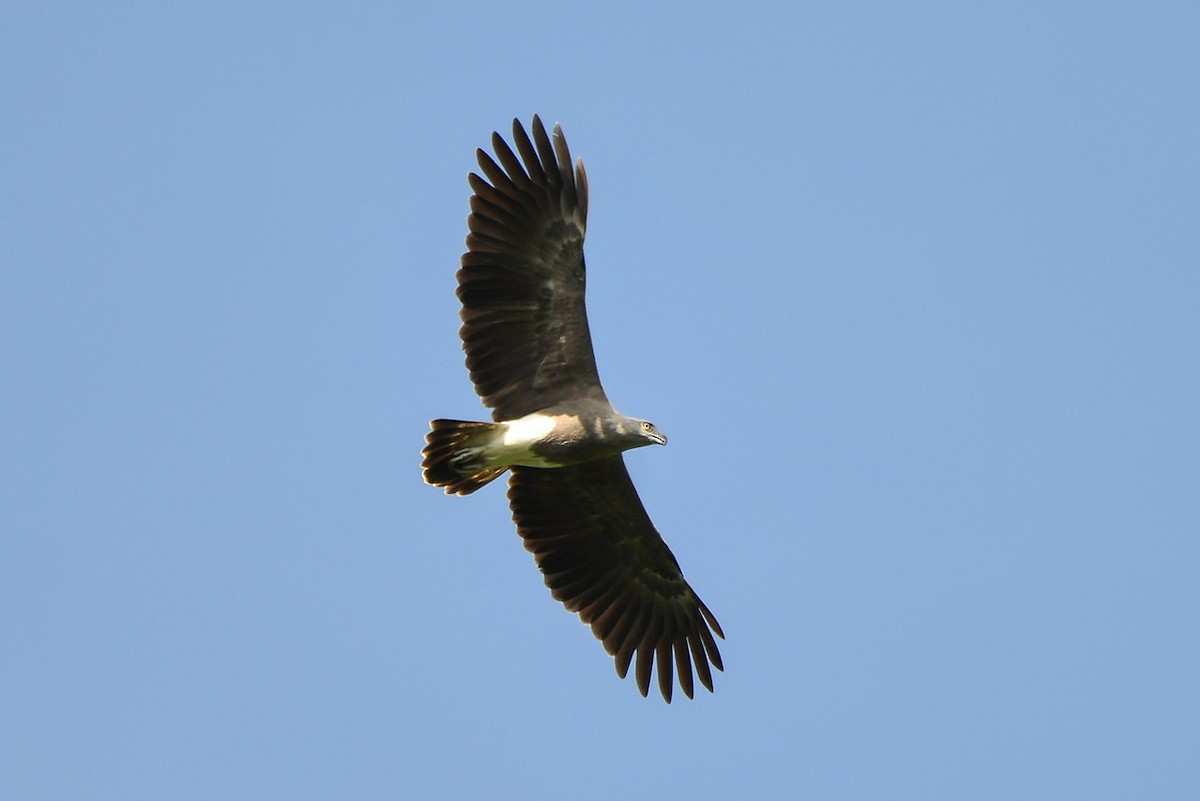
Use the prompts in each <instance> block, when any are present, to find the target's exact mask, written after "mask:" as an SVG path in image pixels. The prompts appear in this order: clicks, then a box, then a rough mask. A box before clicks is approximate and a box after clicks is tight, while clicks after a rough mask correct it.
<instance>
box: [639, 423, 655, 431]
mask: <svg viewBox="0 0 1200 801" xmlns="http://www.w3.org/2000/svg"><path fill="white" fill-rule="evenodd" d="M652 428H654V426H652V425H650V424H649V423H645V422H643V423H642V430H643V431H649V430H650V429H652Z"/></svg>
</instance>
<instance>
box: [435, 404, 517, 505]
mask: <svg viewBox="0 0 1200 801" xmlns="http://www.w3.org/2000/svg"><path fill="white" fill-rule="evenodd" d="M499 427H500V426H499V425H498V424H496V423H473V422H469V421H466V420H432V421H430V423H429V429H430V430H429V433H428V434H426V435H425V448H424V449H423V450H422V451H421V455H422V456H424V457H425V459H424V461H422V462H421V469H422V471H423V472H424V474H425V483H427V484H432V485H433V486H435V487H443V488H444V489H445V490H446V494H448V495H470V494H471V493H472V492H474V491H475V490H477V489H479V488H480V487H482V486H483V485H484V484H487V483H488V482H490V481H492V480H493V479H495V478H498V477H499V476H501V475H503V474H504V471H505V470H508V465H500V466H496V467H492V466H488V465H487V464H486V462H485V461H484V459H483V446H484V445H485V444H486V442H487V439H488V437H489V435H490V434H491V433H492V432H493V431H495V430H496V429H498V428H499Z"/></svg>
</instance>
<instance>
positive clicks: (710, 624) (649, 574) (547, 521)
mask: <svg viewBox="0 0 1200 801" xmlns="http://www.w3.org/2000/svg"><path fill="white" fill-rule="evenodd" d="M512 473H513V475H512V479H511V483H510V486H509V491H508V498H509V502H510V506H511V508H512V513H513V519H514V520H515V521H516V523H517V531H518V532H519V533H520V535H521V537H522V539H523V540H524V541H525V547H526V549H528V550H529V551H531V552H532V553H533V555H534V558H535V559H536V561H537V565H538V568H540V569H541V571H542V573H543V575H544V576H545V579H546V586H547V587H549V588H550V592H551V594H552V595H553V596H554V597H555V598H556V599H558V600H559V601H561V602H562V603H563V605H564V606H565V607H566V608H567V610H568V611H571V612H577V613H578V614H579V617H580V618H581V619H582V620H583V622H584V623H587V624H589V625H590V626H591V627H592V632H593V633H594V634H595V635H596V637H597V638H598V639H599V640H600V641H601V642H602V643H604V649H605V650H606V651H608V653H609V654H611V655H612V656H613V657H615V658H616V667H617V673H618V674H619V675H620V676H621V677H622V678H624V677H625V675H626V673H627V672H628V671H629V666H630V662H631V661H632V660H633V657H634V655H635V654H636V655H637V664H636V667H635V671H634V673H635V675H636V677H637V684H638V689H639V690H640V691H641V693H642V695H646V693H647V691H648V689H649V687H650V673H651V670H652V668H653V665H654V662H655V661H657V662H658V687H659V690H660V691H661V692H662V695H663V698H665V699H666V700H667V701H668V702H669V701H670V700H671V689H672V687H673V682H672V659H673V660H674V667H675V668H676V669H677V672H678V677H679V686H680V687H681V688H682V689H683V692H684V694H685V695H687V697H688V698H691V697H692V689H693V685H692V667H693V665H694V666H695V670H696V675H697V676H698V677H699V679H700V683H701V684H703V685H704V687H705V688H707V689H708V691H709V692H712V688H713V685H712V671H711V670H710V669H709V664H710V663H711V664H712V665H713V666H714V667H716V668H717V669H718V670H723V669H724V668H723V666H722V664H721V653H720V651H718V650H717V643H716V640H714V639H713V634H714V633H715V634H716V635H717V636H718V637H721V638H724V636H725V634H724V633H723V632H722V631H721V626H720V624H718V623H717V619H716V618H715V617H713V614H712V612H710V611H708V607H706V606H705V605H704V602H703V601H701V600H700V598H699V597H698V596H697V595H696V593H695V592H693V591H692V588H691V587H690V586H688V583H687V582H686V581H685V580H684V578H683V573H682V571H680V569H679V563H678V562H676V561H675V556H674V555H673V554H672V553H671V550H670V549H669V548H668V547H667V544H666V543H665V542H663V539H662V537H661V536H659V533H658V531H656V530H655V528H654V524H653V523H651V522H650V517H649V515H647V514H646V509H645V507H643V506H642V502H641V499H639V498H638V494H637V490H636V489H635V488H634V486H633V481H632V480H631V479H630V478H629V472H628V471H627V470H626V469H625V462H624V460H622V458H621V457H620V456H614V457H612V458H608V459H601V460H599V461H595V462H587V463H585V464H580V465H576V466H573V467H559V468H555V469H553V470H539V469H537V468H527V467H514V468H513V469H512Z"/></svg>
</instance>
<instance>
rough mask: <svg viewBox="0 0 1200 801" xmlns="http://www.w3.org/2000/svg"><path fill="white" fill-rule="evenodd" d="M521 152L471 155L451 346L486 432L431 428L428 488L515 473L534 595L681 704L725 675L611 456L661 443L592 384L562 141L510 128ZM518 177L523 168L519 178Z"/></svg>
mask: <svg viewBox="0 0 1200 801" xmlns="http://www.w3.org/2000/svg"><path fill="white" fill-rule="evenodd" d="M513 139H514V142H515V143H516V146H517V152H518V153H519V154H520V158H518V156H517V153H514V152H513V150H512V149H511V148H510V147H509V146H508V144H507V143H506V142H505V141H504V140H503V138H501V137H500V135H499V134H493V137H492V144H493V147H494V150H495V152H496V158H497V159H498V160H499V163H497V162H496V161H494V160H493V159H492V158H491V157H489V156H488V155H487V154H486V153H484V152H483V151H482V150H480V151H478V152H477V156H478V160H479V165H480V168H481V169H482V171H483V173H484V175H485V176H486V177H487V180H486V181H485V180H484V179H483V178H481V177H479V176H478V175H475V174H471V176H470V183H471V187H472V189H473V190H474V192H475V194H474V195H473V196H472V198H471V215H470V217H469V218H468V226H469V228H470V233H469V235H468V236H467V248H468V250H467V253H465V254H464V255H463V258H462V268H461V269H460V270H459V272H458V283H459V287H458V296H459V299H460V300H461V301H462V304H463V308H462V315H461V316H462V320H463V325H462V328H461V329H460V331H459V333H460V336H461V337H462V340H463V347H464V349H465V350H466V352H467V368H468V369H469V371H470V373H471V379H472V381H473V382H474V384H475V389H476V391H477V392H478V393H479V395H480V397H481V398H482V399H483V401H484V403H486V404H487V405H488V406H490V407H492V410H493V412H492V417H493V422H490V423H485V422H471V421H463V420H444V419H439V420H434V421H432V423H431V424H430V428H431V430H430V432H429V434H428V435H427V436H426V446H425V449H424V450H423V452H422V453H423V456H424V461H423V462H422V467H423V469H424V476H425V480H426V481H427V482H428V483H430V484H433V485H435V486H439V487H443V488H445V490H446V492H448V493H454V494H459V495H467V494H470V493H472V492H475V491H476V490H478V489H479V488H480V487H483V486H484V485H486V484H487V483H489V482H490V481H492V480H494V479H496V478H497V477H499V476H501V475H503V474H504V473H505V472H506V471H509V470H511V471H512V478H511V481H510V485H509V492H508V497H509V501H510V507H511V509H512V512H513V519H514V520H515V522H516V524H517V530H518V533H519V534H520V535H521V537H522V539H523V540H524V543H525V547H526V548H527V549H528V550H530V551H532V552H533V554H534V557H535V559H536V561H537V564H538V567H539V569H540V570H541V571H542V573H543V575H544V577H545V580H546V585H547V586H548V587H549V588H550V590H551V593H552V594H553V595H554V597H555V598H557V599H558V600H560V601H562V603H563V604H564V606H566V607H567V609H568V610H570V611H573V612H578V613H579V615H580V618H581V619H582V620H583V621H584V622H585V623H588V624H590V625H591V627H592V631H593V632H594V633H595V634H596V636H597V637H598V638H599V639H600V640H601V641H602V642H603V643H604V646H605V648H606V650H608V652H609V653H610V654H612V655H613V656H614V657H615V658H616V665H617V672H618V673H619V674H620V675H621V676H625V675H626V672H627V671H628V669H629V666H630V664H631V661H632V660H633V658H634V656H635V655H636V657H637V664H636V669H635V672H636V675H637V681H638V688H639V690H640V691H641V693H642V694H643V695H645V694H646V692H647V689H648V686H649V680H650V674H651V670H652V667H653V664H654V662H655V661H657V664H658V683H659V689H660V690H661V692H662V694H663V697H664V698H666V700H668V701H670V700H671V689H672V686H673V680H672V662H674V667H675V668H676V669H677V675H678V679H679V684H680V686H681V687H682V688H683V690H684V692H685V694H686V695H687V696H688V697H689V698H690V697H692V686H693V685H692V665H693V663H694V665H695V669H696V672H697V674H698V675H699V678H700V682H701V683H702V684H703V685H704V686H705V687H706V688H708V689H709V690H710V691H711V690H712V674H711V671H710V670H709V664H710V663H711V664H712V665H713V666H715V667H716V668H717V669H721V668H722V663H721V656H720V652H719V651H718V650H717V645H716V641H715V640H714V639H713V636H712V635H713V634H714V633H715V634H716V635H717V636H721V637H723V636H724V634H723V633H722V632H721V627H720V626H719V625H718V623H717V621H716V618H715V617H713V615H712V613H711V612H709V610H708V608H707V607H706V606H705V605H704V604H703V602H701V601H700V599H699V597H697V596H696V594H695V593H694V592H693V591H692V589H691V587H690V586H688V584H687V582H686V581H684V579H683V574H682V573H681V572H680V570H679V564H678V562H676V561H675V557H674V556H673V555H672V554H671V551H670V550H669V549H668V548H667V546H666V543H665V542H663V540H662V537H661V536H659V534H658V532H657V531H656V530H655V528H654V525H653V523H651V521H650V518H649V516H648V515H647V514H646V511H645V508H644V507H643V506H642V503H641V500H640V499H639V498H638V495H637V491H636V489H634V486H633V482H632V481H631V480H630V479H629V473H628V471H627V470H626V469H625V463H624V460H623V458H622V456H621V454H622V453H623V452H624V451H627V450H630V449H632V448H638V447H642V446H645V445H653V444H659V445H663V444H666V441H667V440H666V437H665V436H663V435H662V433H661V432H659V431H658V429H657V428H656V427H655V426H654V425H653V424H651V423H649V422H648V421H645V420H640V419H637V418H633V417H626V416H625V415H622V414H620V413H619V412H617V411H616V410H615V409H613V407H612V405H611V404H610V403H609V401H608V398H607V396H606V395H605V394H604V390H603V388H602V386H601V384H600V378H599V374H598V372H597V370H596V363H595V357H594V356H593V354H592V343H591V335H590V332H589V330H588V324H587V314H586V309H585V307H584V288H585V280H586V271H585V268H584V260H583V239H584V234H585V231H586V222H587V198H588V191H587V175H586V173H585V172H584V169H583V162H582V161H581V162H579V163H578V164H577V165H576V166H574V168H572V164H571V159H570V153H569V151H568V150H567V145H566V141H565V140H564V139H563V136H562V131H561V130H560V129H559V128H558V127H557V126H556V127H555V130H554V139H553V142H552V141H551V139H550V137H549V136H548V135H547V133H546V130H545V128H544V127H543V126H542V123H541V120H539V119H538V118H537V117H536V116H535V117H534V118H533V138H532V139H530V137H529V136H528V134H526V132H525V129H524V128H523V127H522V126H521V124H520V122H519V121H517V120H514V121H513ZM522 162H523V164H522Z"/></svg>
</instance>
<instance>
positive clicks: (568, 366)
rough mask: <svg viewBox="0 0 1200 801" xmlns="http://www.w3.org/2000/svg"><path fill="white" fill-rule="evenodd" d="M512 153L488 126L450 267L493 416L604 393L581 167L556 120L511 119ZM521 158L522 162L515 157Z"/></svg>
mask: <svg viewBox="0 0 1200 801" xmlns="http://www.w3.org/2000/svg"><path fill="white" fill-rule="evenodd" d="M513 142H514V143H515V145H516V148H517V153H519V154H520V158H519V159H518V157H517V153H514V152H513V151H512V149H511V148H510V147H509V146H508V144H507V143H506V142H505V141H504V139H503V138H502V137H501V136H500V134H498V133H494V134H492V148H493V149H494V150H495V151H496V159H497V160H498V161H499V163H497V161H494V160H493V159H492V158H491V157H490V156H488V154H487V153H485V152H483V151H482V150H479V151H477V153H476V155H477V156H478V159H479V167H480V169H481V170H482V172H483V174H484V176H485V177H486V180H485V179H484V178H481V177H480V176H478V175H476V174H475V173H472V174H471V175H470V178H469V180H470V183H471V188H472V189H473V190H474V191H475V194H474V195H473V196H472V197H471V216H470V217H468V218H467V225H468V226H469V228H470V233H469V234H468V235H467V249H468V250H467V252H466V253H464V254H463V257H462V269H460V270H459V271H458V297H459V299H460V300H461V301H462V320H463V325H462V328H461V329H460V330H459V335H460V336H461V337H462V340H463V349H464V350H465V351H466V352H467V369H469V370H470V371H471V381H473V382H474V384H475V391H476V392H478V393H479V396H480V397H481V398H483V402H484V403H486V404H487V405H488V406H490V407H492V409H493V413H492V416H493V418H494V419H496V420H512V419H515V418H518V417H521V416H523V415H525V414H528V413H530V412H534V411H538V410H540V409H544V408H547V407H550V406H554V405H555V404H558V403H561V402H562V401H566V400H573V399H576V398H592V399H598V400H605V401H606V400H607V399H606V398H605V396H604V390H603V389H602V388H601V386H600V377H599V375H597V373H596V359H595V356H594V355H593V354H592V339H591V335H590V334H589V333H588V324H587V313H586V311H585V310H584V305H583V294H584V264H583V237H584V232H585V230H586V228H587V175H586V173H585V172H584V170H583V162H582V161H580V162H579V164H578V165H577V166H576V167H575V168H574V169H572V166H571V154H570V152H569V151H568V150H567V142H566V140H565V139H564V138H563V135H562V130H561V129H560V128H559V127H558V126H557V125H556V126H555V127H554V138H553V140H551V138H550V137H549V136H547V134H546V129H545V127H544V126H543V125H542V121H541V120H540V119H538V118H537V117H534V118H533V139H532V140H530V138H529V136H528V135H527V134H526V133H525V129H524V128H523V127H522V126H521V123H520V122H519V121H518V120H513ZM522 161H523V162H524V166H522Z"/></svg>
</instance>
